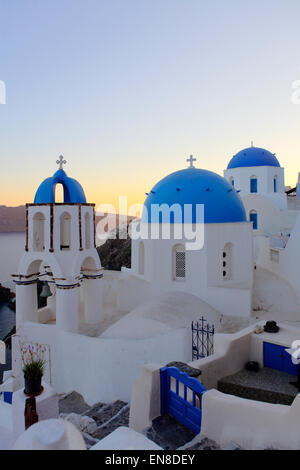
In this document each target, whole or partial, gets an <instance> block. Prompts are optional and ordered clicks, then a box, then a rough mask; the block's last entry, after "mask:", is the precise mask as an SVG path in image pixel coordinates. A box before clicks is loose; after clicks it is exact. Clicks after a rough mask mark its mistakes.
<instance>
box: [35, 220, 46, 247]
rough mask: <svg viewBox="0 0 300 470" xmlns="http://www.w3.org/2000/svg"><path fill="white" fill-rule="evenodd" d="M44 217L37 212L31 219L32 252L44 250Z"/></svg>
mask: <svg viewBox="0 0 300 470" xmlns="http://www.w3.org/2000/svg"><path fill="white" fill-rule="evenodd" d="M45 220H46V219H45V216H44V214H42V213H41V212H38V213H37V214H35V215H34V217H33V250H34V251H44V250H45Z"/></svg>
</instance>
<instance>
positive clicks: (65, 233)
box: [60, 212, 71, 250]
mask: <svg viewBox="0 0 300 470" xmlns="http://www.w3.org/2000/svg"><path fill="white" fill-rule="evenodd" d="M60 249H61V250H70V249H71V216H70V214H69V213H68V212H64V213H63V214H62V215H61V216H60Z"/></svg>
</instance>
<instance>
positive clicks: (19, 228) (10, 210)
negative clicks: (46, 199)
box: [0, 206, 26, 233]
mask: <svg viewBox="0 0 300 470" xmlns="http://www.w3.org/2000/svg"><path fill="white" fill-rule="evenodd" d="M25 211H26V209H25V206H18V207H7V206H0V233H8V232H25V229H26V222H25Z"/></svg>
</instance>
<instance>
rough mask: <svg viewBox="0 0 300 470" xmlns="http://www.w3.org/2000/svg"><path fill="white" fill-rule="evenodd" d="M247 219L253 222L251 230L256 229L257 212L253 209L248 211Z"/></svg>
mask: <svg viewBox="0 0 300 470" xmlns="http://www.w3.org/2000/svg"><path fill="white" fill-rule="evenodd" d="M249 220H250V222H252V223H253V230H257V228H258V217H257V212H256V211H255V210H252V211H250V213H249Z"/></svg>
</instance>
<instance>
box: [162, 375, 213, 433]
mask: <svg viewBox="0 0 300 470" xmlns="http://www.w3.org/2000/svg"><path fill="white" fill-rule="evenodd" d="M171 379H173V389H172V387H171ZM160 385H161V414H162V415H163V414H170V415H171V416H173V417H174V418H175V419H177V420H178V421H180V422H181V423H182V424H184V425H185V426H186V427H188V428H189V429H191V431H193V432H194V433H195V434H199V432H200V431H201V416H202V395H203V393H204V392H205V391H206V389H205V387H204V386H203V385H202V384H201V383H200V382H199V381H198V380H197V379H195V378H193V377H189V375H188V374H187V373H185V372H181V371H180V370H179V369H177V367H163V368H162V369H161V370H160Z"/></svg>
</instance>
